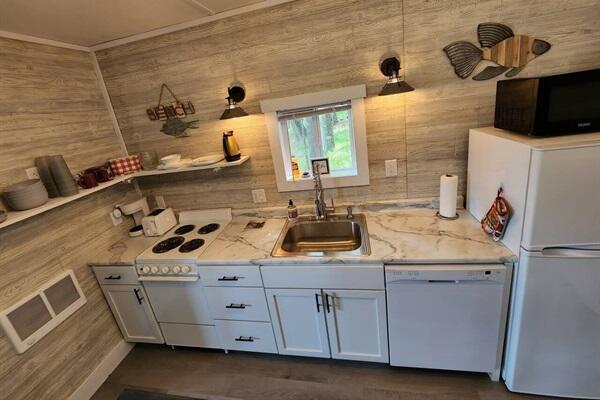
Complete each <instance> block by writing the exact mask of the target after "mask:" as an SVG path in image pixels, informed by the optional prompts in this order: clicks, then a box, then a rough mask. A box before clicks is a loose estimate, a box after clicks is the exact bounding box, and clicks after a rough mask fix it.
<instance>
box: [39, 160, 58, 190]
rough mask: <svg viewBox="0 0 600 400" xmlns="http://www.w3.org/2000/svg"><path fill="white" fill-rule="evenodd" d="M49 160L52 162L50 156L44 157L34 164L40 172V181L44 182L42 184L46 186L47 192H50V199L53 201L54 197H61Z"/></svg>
mask: <svg viewBox="0 0 600 400" xmlns="http://www.w3.org/2000/svg"><path fill="white" fill-rule="evenodd" d="M49 160H50V157H49V156H42V157H36V158H35V160H34V162H35V166H36V168H37V170H38V174H39V176H40V179H41V180H42V183H43V184H44V186H45V187H46V190H47V191H48V197H50V198H51V199H52V198H54V197H59V196H60V190H58V185H57V184H56V182H55V181H54V178H53V177H52V172H50V165H49V163H48V162H49Z"/></svg>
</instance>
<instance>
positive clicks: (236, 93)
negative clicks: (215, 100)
mask: <svg viewBox="0 0 600 400" xmlns="http://www.w3.org/2000/svg"><path fill="white" fill-rule="evenodd" d="M227 94H228V96H227V108H226V109H225V111H223V114H221V118H219V119H231V118H238V117H245V116H246V115H248V113H247V112H246V111H244V110H243V109H242V107H240V106H238V104H237V103H241V102H242V101H243V100H244V99H245V98H246V90H245V89H244V86H243V85H242V84H241V83H233V84H231V85H230V86H229V87H228V88H227Z"/></svg>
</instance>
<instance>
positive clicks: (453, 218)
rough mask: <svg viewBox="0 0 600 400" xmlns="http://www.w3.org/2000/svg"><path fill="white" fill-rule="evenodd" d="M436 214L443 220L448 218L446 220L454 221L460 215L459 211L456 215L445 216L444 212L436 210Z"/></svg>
mask: <svg viewBox="0 0 600 400" xmlns="http://www.w3.org/2000/svg"><path fill="white" fill-rule="evenodd" d="M435 215H436V217H438V218H439V219H443V220H446V221H454V220H455V219H458V217H459V215H458V213H456V215H455V216H454V217H444V216H443V215H442V214H440V212H439V211H438V212H436V213H435Z"/></svg>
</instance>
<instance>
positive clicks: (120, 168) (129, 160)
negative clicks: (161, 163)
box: [108, 154, 142, 175]
mask: <svg viewBox="0 0 600 400" xmlns="http://www.w3.org/2000/svg"><path fill="white" fill-rule="evenodd" d="M108 163H109V164H110V169H111V171H112V172H113V174H115V175H127V174H133V173H134V172H136V171H141V170H142V163H141V162H140V156H138V155H137V154H134V155H131V156H127V157H121V158H113V159H112V160H108Z"/></svg>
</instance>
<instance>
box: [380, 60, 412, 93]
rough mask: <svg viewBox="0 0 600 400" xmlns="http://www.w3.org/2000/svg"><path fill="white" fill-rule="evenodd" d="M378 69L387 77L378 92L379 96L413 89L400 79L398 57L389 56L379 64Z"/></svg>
mask: <svg viewBox="0 0 600 400" xmlns="http://www.w3.org/2000/svg"><path fill="white" fill-rule="evenodd" d="M379 70H380V71H381V73H382V74H383V75H385V76H387V77H388V78H389V79H388V81H387V83H386V84H385V86H384V87H383V88H382V89H381V92H379V95H380V96H387V95H390V94H398V93H406V92H412V91H413V90H415V88H413V87H412V86H410V85H409V84H408V83H406V82H405V81H404V79H402V77H401V76H400V60H399V59H398V57H389V58H386V59H385V60H383V61H382V62H381V63H380V64H379Z"/></svg>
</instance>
